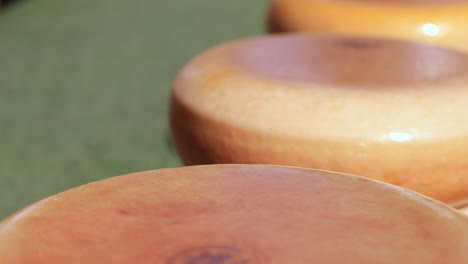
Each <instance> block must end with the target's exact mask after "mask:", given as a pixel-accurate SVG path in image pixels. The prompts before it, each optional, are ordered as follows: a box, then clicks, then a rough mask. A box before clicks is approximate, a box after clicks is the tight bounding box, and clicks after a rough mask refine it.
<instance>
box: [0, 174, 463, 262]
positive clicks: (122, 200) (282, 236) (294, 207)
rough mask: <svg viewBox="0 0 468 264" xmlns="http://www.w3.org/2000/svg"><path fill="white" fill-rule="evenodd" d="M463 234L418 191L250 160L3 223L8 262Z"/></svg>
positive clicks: (165, 257)
mask: <svg viewBox="0 0 468 264" xmlns="http://www.w3.org/2000/svg"><path fill="white" fill-rule="evenodd" d="M467 243H468V219H467V218H465V217H464V216H462V215H461V214H459V213H458V212H456V211H455V210H453V209H451V208H449V207H447V206H445V205H443V204H441V203H439V202H435V201H434V200H431V199H428V198H426V197H423V196H420V195H418V194H416V193H413V192H411V191H408V190H405V189H401V188H398V187H395V186H392V185H388V184H383V183H380V182H376V181H371V180H367V179H364V178H360V177H355V176H350V175H342V174H335V173H331V172H325V171H313V170H306V169H298V168H286V167H270V166H253V165H249V166H248V165H227V166H197V167H185V168H176V169H164V170H158V171H148V172H142V173H135V174H131V175H125V176H121V177H115V178H111V179H107V180H103V181H100V182H95V183H91V184H88V185H84V186H81V187H78V188H75V189H72V190H69V191H66V192H64V193H61V194H58V195H56V196H53V197H50V198H48V199H45V200H43V201H41V202H38V203H36V204H34V205H32V206H30V207H28V208H26V209H24V210H23V211H21V212H19V213H17V214H16V215H14V216H12V217H10V218H9V219H7V220H5V221H4V222H2V223H1V224H0V261H1V262H2V263H8V264H29V263H35V264H56V263H57V264H59V263H60V264H62V263H70V264H74V263H89V264H94V263H96V264H97V263H99V264H101V263H113V264H114V263H115V264H130V263H132V264H134V263H142V264H154V263H164V264H166V263H167V264H189V263H190V264H207V263H209V264H213V263H229V264H231V263H233V264H234V263H235V264H239V263H258V264H283V263H330V264H334V263H336V264H358V263H359V264H367V263H369V264H370V263H388V264H394V263H408V264H411V263H414V264H420V263H434V264H439V263H440V264H442V263H451V264H464V263H467V261H468V252H467V251H466V248H467V246H468V244H467Z"/></svg>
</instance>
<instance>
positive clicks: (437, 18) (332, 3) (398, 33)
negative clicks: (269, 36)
mask: <svg viewBox="0 0 468 264" xmlns="http://www.w3.org/2000/svg"><path fill="white" fill-rule="evenodd" d="M466 14H468V1H466V0H407V1H404V0H276V1H273V2H272V5H271V9H270V13H269V20H268V25H269V26H268V27H269V31H270V32H291V31H292V32H314V33H330V34H347V35H357V36H375V37H385V38H398V39H407V40H418V41H424V42H431V43H438V44H440V45H445V46H448V47H452V48H456V49H459V50H462V51H468V31H467V30H466V29H467V28H468V15H466Z"/></svg>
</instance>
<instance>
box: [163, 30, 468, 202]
mask: <svg viewBox="0 0 468 264" xmlns="http://www.w3.org/2000/svg"><path fill="white" fill-rule="evenodd" d="M467 69H468V55H465V54H464V53H461V52H456V51H453V50H450V49H445V48H441V47H439V46H433V45H429V44H421V43H415V42H406V41H394V40H382V39H375V38H362V37H360V38H357V37H339V36H326V35H316V36H311V35H301V34H298V35H294V34H292V35H276V36H268V37H259V38H251V39H245V40H239V41H233V42H229V43H226V44H222V45H219V46H217V47H214V48H213V49H210V50H208V51H206V52H204V53H202V54H201V55H199V56H198V57H196V58H194V59H193V60H192V61H190V62H189V63H188V64H187V65H186V66H185V67H184V68H183V69H182V70H181V72H180V73H179V75H178V76H177V78H176V79H175V81H174V86H173V91H172V106H171V130H172V135H173V137H174V139H175V145H176V147H177V150H178V153H179V155H180V156H181V158H182V160H183V162H184V163H185V164H191V165H195V164H211V163H248V164H278V165H288V166H300V167H308V168H315V169H324V170H333V171H339V172H344V173H352V174H356V175H361V176H365V177H370V178H373V179H377V180H380V181H384V182H389V183H392V184H396V185H399V186H403V187H405V188H409V189H412V190H415V191H418V192H421V193H424V194H426V195H428V196H431V197H433V198H436V199H439V200H441V201H444V202H447V203H450V204H451V205H454V206H461V205H463V204H466V203H468V172H467V171H468V161H467V160H466V158H465V157H466V156H467V155H468V104H467V102H468V75H466V74H465V73H466V72H467Z"/></svg>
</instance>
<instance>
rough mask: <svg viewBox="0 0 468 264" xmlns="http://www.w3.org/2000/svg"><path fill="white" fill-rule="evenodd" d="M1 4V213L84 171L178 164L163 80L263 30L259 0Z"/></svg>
mask: <svg viewBox="0 0 468 264" xmlns="http://www.w3.org/2000/svg"><path fill="white" fill-rule="evenodd" d="M10 2H14V3H10V4H9V5H8V6H7V7H6V8H5V9H4V10H2V12H1V13H0V50H1V55H0V219H1V218H4V217H6V216H8V215H10V214H11V213H13V212H15V211H17V210H19V209H21V208H23V207H24V206H26V205H28V204H30V203H32V202H35V201H37V200H40V199H42V198H45V197H47V196H49V195H52V194H55V193H58V192H61V191H64V190H66V189H69V188H71V187H75V186H78V185H82V184H85V183H88V182H91V181H96V180H100V179H104V178H107V177H111V176H116V175H120V174H126V173H131V172H137V171H143V170H150V169H157V168H164V167H174V166H179V165H180V163H179V160H178V158H177V156H176V154H175V153H174V152H173V151H171V148H170V144H169V133H168V123H167V113H168V111H167V110H168V101H169V91H170V85H171V81H172V79H173V78H174V76H175V75H176V73H177V71H178V70H179V69H180V67H182V66H183V65H184V64H185V63H186V62H187V61H188V60H189V59H190V58H192V57H193V56H195V55H196V54H197V53H199V52H201V51H203V50H205V49H207V48H209V47H212V46H214V45H216V44H218V43H221V42H224V41H227V40H231V39H236V38H241V37H247V36H252V35H257V34H261V33H263V32H264V20H265V10H266V6H267V0H254V1H252V0H223V1H220V0H184V1H177V0H163V1H160V0H79V1H77V0H22V1H21V0H17V1H10Z"/></svg>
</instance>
